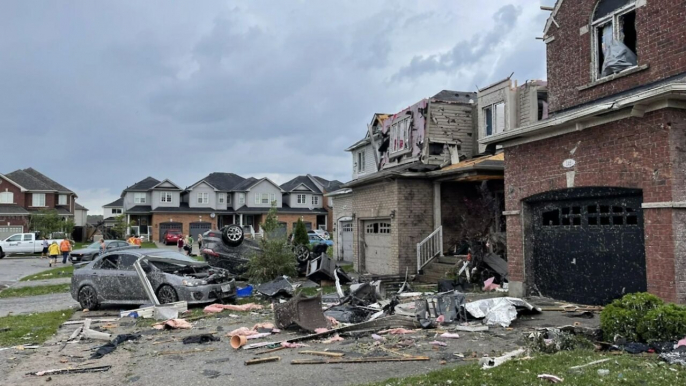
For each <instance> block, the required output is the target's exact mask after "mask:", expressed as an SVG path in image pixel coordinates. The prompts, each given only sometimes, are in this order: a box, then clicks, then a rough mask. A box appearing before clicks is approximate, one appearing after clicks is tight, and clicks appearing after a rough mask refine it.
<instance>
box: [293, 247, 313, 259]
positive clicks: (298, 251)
mask: <svg viewBox="0 0 686 386" xmlns="http://www.w3.org/2000/svg"><path fill="white" fill-rule="evenodd" d="M293 252H295V258H296V260H298V263H305V262H307V261H309V260H310V249H309V248H307V247H306V246H304V245H296V246H295V250H294V251H293Z"/></svg>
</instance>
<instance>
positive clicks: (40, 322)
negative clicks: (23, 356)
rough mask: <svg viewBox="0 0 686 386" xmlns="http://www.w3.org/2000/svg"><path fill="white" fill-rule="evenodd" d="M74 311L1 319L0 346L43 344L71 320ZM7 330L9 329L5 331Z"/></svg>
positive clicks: (12, 316) (13, 316) (11, 316)
mask: <svg viewBox="0 0 686 386" xmlns="http://www.w3.org/2000/svg"><path fill="white" fill-rule="evenodd" d="M73 313H74V310H62V311H53V312H44V313H40V314H30V315H10V316H5V317H2V318H0V346H2V347H6V346H16V345H21V344H42V343H43V342H45V341H46V340H48V339H49V338H50V337H51V336H52V335H54V334H55V332H56V331H57V328H59V326H60V325H61V324H62V323H64V322H65V321H67V320H69V318H71V316H72V314H73ZM5 329H8V330H6V331H5Z"/></svg>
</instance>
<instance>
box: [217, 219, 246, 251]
mask: <svg viewBox="0 0 686 386" xmlns="http://www.w3.org/2000/svg"><path fill="white" fill-rule="evenodd" d="M244 236H245V235H244V234H243V228H241V227H240V225H236V224H232V225H229V226H227V227H226V228H224V229H223V230H222V241H224V244H226V245H228V246H231V247H237V246H239V245H241V243H243V237H244Z"/></svg>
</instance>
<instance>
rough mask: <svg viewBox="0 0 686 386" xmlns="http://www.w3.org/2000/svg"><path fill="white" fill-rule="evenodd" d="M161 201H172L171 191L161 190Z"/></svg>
mask: <svg viewBox="0 0 686 386" xmlns="http://www.w3.org/2000/svg"><path fill="white" fill-rule="evenodd" d="M160 202H167V203H171V202H172V194H171V192H160Z"/></svg>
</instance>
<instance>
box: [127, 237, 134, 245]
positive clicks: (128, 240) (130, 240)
mask: <svg viewBox="0 0 686 386" xmlns="http://www.w3.org/2000/svg"><path fill="white" fill-rule="evenodd" d="M126 242H127V243H129V244H131V245H136V236H134V235H131V236H130V237H129V238H128V239H127V240H126Z"/></svg>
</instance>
